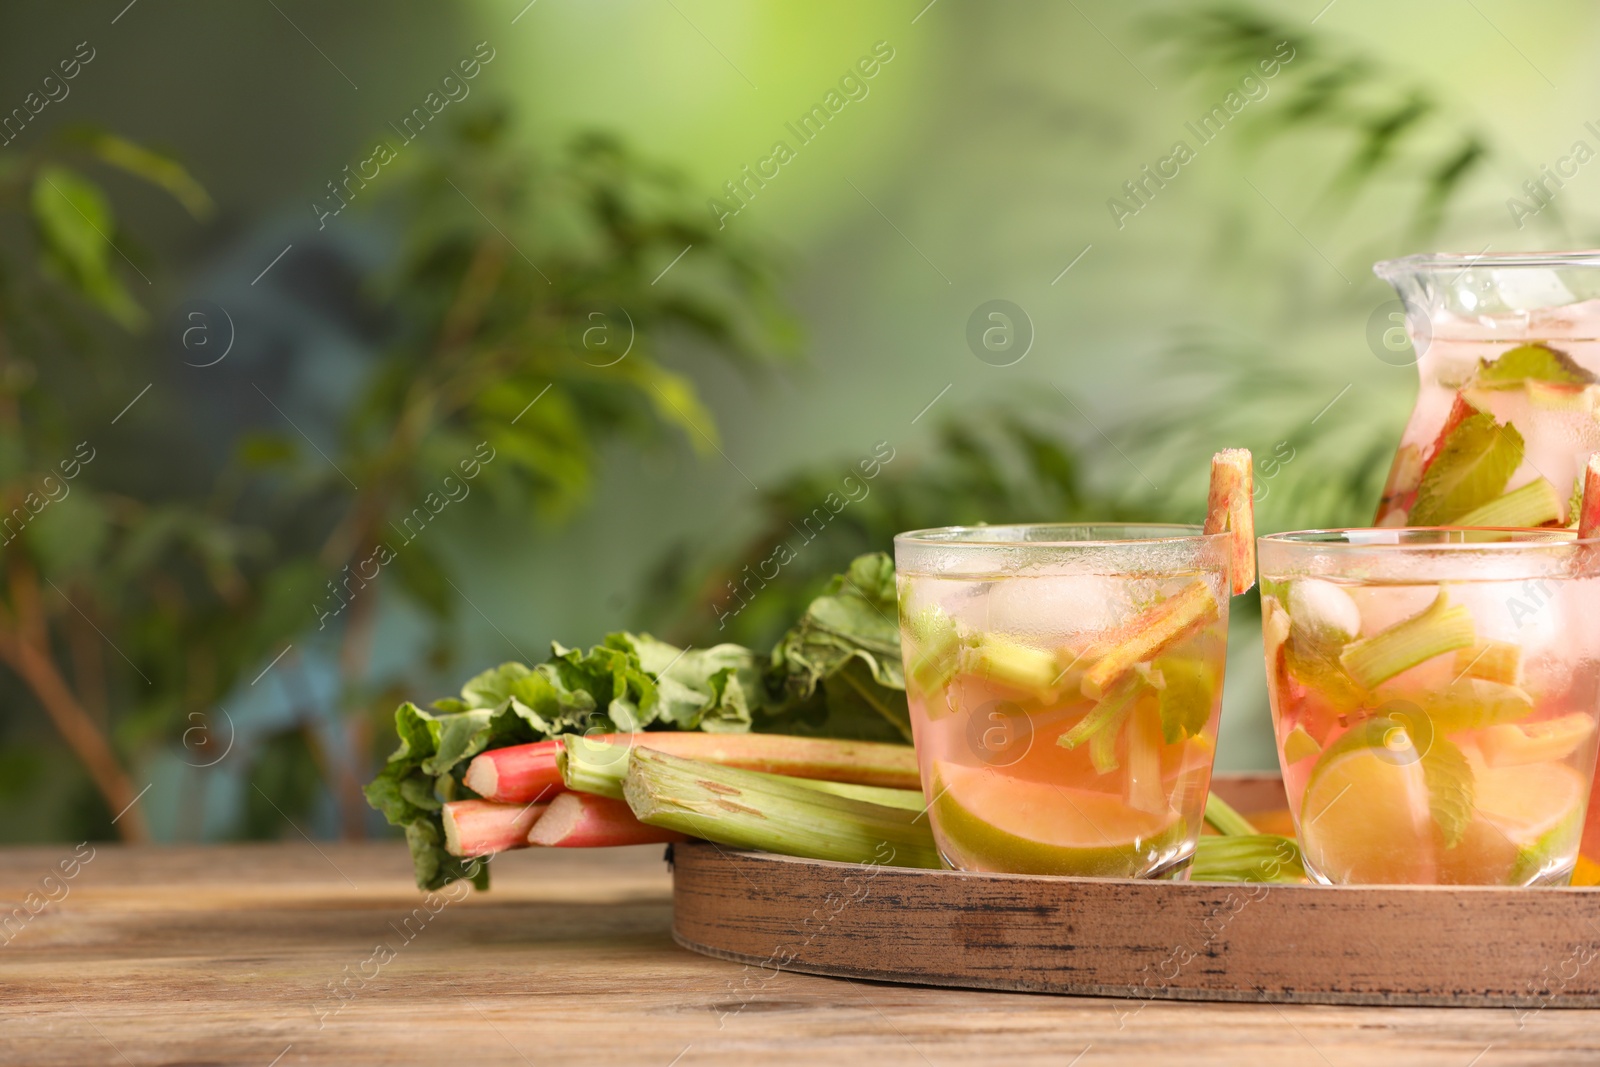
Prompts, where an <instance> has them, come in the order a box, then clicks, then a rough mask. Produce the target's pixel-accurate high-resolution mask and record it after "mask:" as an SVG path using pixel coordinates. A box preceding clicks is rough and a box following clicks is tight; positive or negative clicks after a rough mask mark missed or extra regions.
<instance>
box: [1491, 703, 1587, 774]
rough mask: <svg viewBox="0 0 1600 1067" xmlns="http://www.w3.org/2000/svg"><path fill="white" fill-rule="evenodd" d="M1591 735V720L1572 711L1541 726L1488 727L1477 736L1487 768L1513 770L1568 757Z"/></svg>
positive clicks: (1532, 724) (1536, 723)
mask: <svg viewBox="0 0 1600 1067" xmlns="http://www.w3.org/2000/svg"><path fill="white" fill-rule="evenodd" d="M1592 733H1594V717H1593V716H1592V715H1590V714H1589V713H1588V712H1584V711H1574V712H1572V713H1571V714H1569V715H1559V716H1557V717H1556V718H1554V719H1545V720H1544V721H1542V722H1530V723H1524V724H1511V723H1505V724H1502V725H1499V726H1491V727H1489V728H1488V729H1486V730H1484V731H1483V733H1482V734H1480V735H1479V739H1478V747H1479V748H1481V749H1482V750H1483V761H1484V762H1485V763H1487V764H1488V765H1489V766H1491V767H1515V766H1520V765H1522V764H1527V763H1545V762H1548V761H1550V760H1558V759H1561V758H1563V757H1565V756H1569V755H1571V754H1572V751H1573V750H1574V749H1576V748H1577V747H1578V746H1579V745H1581V744H1583V743H1584V742H1585V741H1587V740H1588V739H1589V735H1590V734H1592Z"/></svg>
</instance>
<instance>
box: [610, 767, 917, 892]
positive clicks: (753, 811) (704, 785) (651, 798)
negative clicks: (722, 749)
mask: <svg viewBox="0 0 1600 1067" xmlns="http://www.w3.org/2000/svg"><path fill="white" fill-rule="evenodd" d="M623 795H624V796H625V798H626V799H627V801H628V806H629V807H630V808H632V809H633V813H634V815H636V816H637V817H638V818H639V821H640V822H643V823H647V824H649V825H651V826H661V827H665V828H666V829H669V830H677V831H678V832H680V833H685V834H689V835H691V836H693V837H699V838H703V839H705V840H707V841H714V842H716V843H717V844H719V845H727V846H729V847H730V848H752V849H762V850H764V851H767V852H777V853H781V854H783V855H788V856H803V857H806V858H808V859H819V860H836V861H839V862H842V863H872V864H890V865H893V866H896V867H927V868H937V867H940V866H942V864H941V863H940V860H939V850H938V848H937V847H936V846H935V845H934V843H933V835H932V833H931V832H930V831H929V830H928V823H927V820H926V819H925V818H923V817H922V815H921V813H920V811H910V810H908V809H905V808H897V807H890V806H888V805H885V804H873V803H870V802H868V801H864V800H856V799H853V798H851V797H842V796H836V795H833V794H830V793H823V792H820V791H818V790H816V789H808V788H806V787H805V786H802V785H799V784H797V783H795V782H793V781H788V780H784V779H783V778H782V777H781V776H778V775H766V774H760V773H757V772H753V771H741V770H738V769H735V768H733V767H722V766H718V765H717V764H714V763H703V762H700V761H698V760H687V759H680V758H679V757H677V756H671V755H668V754H667V753H665V752H656V751H652V750H651V749H645V748H636V749H634V750H633V752H632V753H631V754H630V755H629V757H628V773H627V777H626V779H625V780H624V784H623Z"/></svg>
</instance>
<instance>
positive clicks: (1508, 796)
mask: <svg viewBox="0 0 1600 1067" xmlns="http://www.w3.org/2000/svg"><path fill="white" fill-rule="evenodd" d="M1586 793H1587V784H1586V783H1585V781H1584V778H1583V775H1581V774H1579V773H1578V772H1577V771H1575V770H1573V769H1572V768H1571V767H1569V766H1567V765H1566V764H1564V763H1528V764H1520V765H1517V766H1511V767H1487V766H1484V767H1479V768H1478V769H1477V776H1476V783H1475V785H1474V796H1475V799H1476V806H1477V815H1476V817H1475V818H1474V819H1473V820H1472V822H1471V823H1470V824H1469V825H1468V827H1467V830H1466V833H1465V834H1464V835H1463V836H1462V839H1461V843H1460V844H1459V845H1457V846H1456V847H1455V848H1452V849H1442V850H1440V851H1439V852H1438V858H1439V867H1438V879H1439V881H1440V882H1443V883H1450V884H1456V885H1526V884H1528V883H1529V882H1531V881H1534V880H1535V879H1537V878H1538V877H1539V875H1540V874H1541V872H1548V869H1549V868H1551V867H1552V866H1559V864H1558V863H1557V862H1556V861H1559V860H1560V859H1562V858H1563V857H1566V856H1570V855H1572V854H1573V852H1575V851H1576V849H1577V846H1578V835H1579V834H1580V833H1581V832H1582V831H1583V812H1584V803H1585V799H1586V797H1585V794H1586Z"/></svg>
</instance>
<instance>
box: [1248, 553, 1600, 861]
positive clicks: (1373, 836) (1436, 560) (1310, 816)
mask: <svg viewBox="0 0 1600 1067" xmlns="http://www.w3.org/2000/svg"><path fill="white" fill-rule="evenodd" d="M1259 544H1260V550H1259V559H1260V575H1261V601H1262V629H1263V634H1264V637H1265V642H1266V656H1267V676H1268V690H1269V694H1270V698H1271V704H1272V716H1273V725H1274V729H1275V732H1276V738H1277V745H1278V754H1279V762H1280V764H1281V766H1282V769H1283V776H1284V785H1285V788H1286V791H1287V793H1288V798H1289V805H1290V810H1291V812H1292V814H1293V815H1294V819H1295V827H1296V830H1297V833H1298V834H1299V838H1300V844H1301V849H1302V851H1303V853H1304V856H1305V865H1306V869H1307V871H1308V872H1309V873H1310V874H1311V876H1312V877H1313V878H1315V879H1316V880H1318V881H1321V882H1325V883H1333V884H1378V883H1384V884H1418V885H1429V884H1476V885H1546V884H1564V883H1565V882H1566V881H1567V879H1568V878H1569V877H1570V875H1571V872H1572V870H1573V865H1574V860H1575V858H1576V855H1577V850H1578V842H1579V837H1580V835H1581V833H1582V829H1583V821H1584V813H1585V810H1586V808H1587V803H1588V796H1589V791H1590V786H1591V783H1592V779H1593V776H1594V766H1595V746H1596V724H1597V719H1600V616H1597V613H1596V611H1595V604H1596V603H1600V560H1597V557H1596V555H1595V552H1596V550H1597V549H1600V545H1596V544H1595V543H1594V542H1579V541H1577V539H1576V536H1575V535H1574V534H1573V533H1571V532H1568V531H1562V530H1488V529H1473V530H1463V529H1398V530H1396V529H1370V530H1338V531H1310V532H1305V533H1296V534H1278V535H1274V536H1270V537H1263V538H1262V539H1261V540H1260V542H1259Z"/></svg>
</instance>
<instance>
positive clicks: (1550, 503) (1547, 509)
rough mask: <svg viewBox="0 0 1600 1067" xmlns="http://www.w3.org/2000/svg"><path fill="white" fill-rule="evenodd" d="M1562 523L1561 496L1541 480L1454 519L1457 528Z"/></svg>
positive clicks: (1502, 495)
mask: <svg viewBox="0 0 1600 1067" xmlns="http://www.w3.org/2000/svg"><path fill="white" fill-rule="evenodd" d="M1560 520H1561V494H1559V493H1557V492H1556V487H1555V486H1553V485H1551V484H1550V483H1549V481H1547V480H1546V479H1544V478H1535V479H1534V480H1533V481H1531V482H1529V483H1528V484H1527V485H1525V486H1523V487H1522V488H1520V489H1513V490H1511V492H1509V493H1503V494H1501V495H1500V496H1497V497H1495V498H1494V499H1493V500H1491V501H1489V502H1488V503H1487V504H1483V505H1480V506H1479V507H1476V508H1473V509H1472V510H1471V511H1469V512H1467V513H1466V514H1465V515H1463V516H1461V517H1460V518H1459V519H1456V520H1455V522H1454V524H1453V525H1456V526H1543V525H1544V524H1545V523H1547V522H1559V521H1560Z"/></svg>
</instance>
